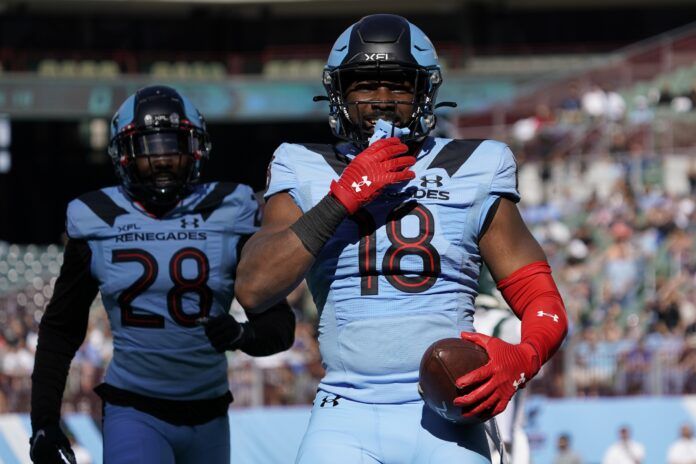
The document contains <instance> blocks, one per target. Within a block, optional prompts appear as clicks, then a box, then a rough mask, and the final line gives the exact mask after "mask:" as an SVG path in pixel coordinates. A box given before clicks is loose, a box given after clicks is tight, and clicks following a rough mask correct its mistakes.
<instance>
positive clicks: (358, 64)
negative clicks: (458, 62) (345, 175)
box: [315, 14, 453, 147]
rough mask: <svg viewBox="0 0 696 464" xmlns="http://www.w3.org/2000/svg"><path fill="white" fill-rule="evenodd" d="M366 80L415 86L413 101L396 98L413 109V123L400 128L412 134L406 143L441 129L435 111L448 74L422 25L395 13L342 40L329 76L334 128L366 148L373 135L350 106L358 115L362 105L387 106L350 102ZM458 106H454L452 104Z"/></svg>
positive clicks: (373, 18) (368, 20)
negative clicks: (352, 88) (349, 95)
mask: <svg viewBox="0 0 696 464" xmlns="http://www.w3.org/2000/svg"><path fill="white" fill-rule="evenodd" d="M363 76H370V78H373V77H374V76H377V78H378V79H379V80H387V81H399V82H403V81H406V80H407V81H409V82H410V83H411V84H412V85H413V88H414V96H413V98H412V100H410V101H400V100H395V101H392V102H388V103H392V104H394V105H396V104H399V105H404V104H410V105H412V112H411V115H410V119H409V120H407V121H403V122H400V127H404V128H407V129H409V131H410V133H409V135H408V136H406V137H404V138H403V140H406V141H407V140H419V139H422V138H423V137H425V136H426V135H428V133H429V132H430V131H431V130H432V129H433V128H434V127H435V114H434V109H435V107H436V105H435V98H436V95H437V90H438V88H439V87H440V85H441V84H442V74H441V71H440V65H439V62H438V58H437V53H436V51H435V47H434V46H433V44H432V42H431V41H430V39H428V37H427V36H426V35H425V34H424V33H423V31H421V30H420V29H419V28H418V27H416V26H415V25H413V24H411V23H410V22H408V21H407V20H406V19H405V18H402V17H401V16H397V15H393V14H375V15H370V16H365V17H364V18H362V19H361V20H360V21H358V22H357V23H355V24H353V25H352V26H350V27H349V28H348V29H346V30H345V31H344V32H343V33H342V34H341V35H340V37H339V38H338V40H336V43H335V44H334V46H333V48H332V50H331V54H330V55H329V59H328V61H327V63H326V66H325V68H324V73H323V84H324V88H325V89H326V93H327V97H323V96H321V97H316V98H315V100H316V101H320V100H328V102H329V125H330V126H331V129H332V130H333V132H334V135H336V136H337V137H339V138H341V139H344V140H348V141H351V142H353V143H355V144H357V145H358V146H361V147H365V146H366V145H367V143H368V138H369V137H370V134H369V133H366V130H365V129H364V125H363V121H362V117H361V116H358V119H359V120H357V121H354V120H353V119H354V118H351V116H350V112H349V106H350V105H357V110H358V111H355V112H354V114H358V115H360V114H361V112H360V105H363V104H368V105H369V104H380V103H381V104H384V103H385V102H382V101H359V102H353V103H348V102H346V99H345V97H346V94H345V92H346V89H347V88H348V86H349V85H350V84H351V83H352V82H357V81H360V80H362V78H363ZM445 105H449V106H452V105H453V104H450V103H446V104H445Z"/></svg>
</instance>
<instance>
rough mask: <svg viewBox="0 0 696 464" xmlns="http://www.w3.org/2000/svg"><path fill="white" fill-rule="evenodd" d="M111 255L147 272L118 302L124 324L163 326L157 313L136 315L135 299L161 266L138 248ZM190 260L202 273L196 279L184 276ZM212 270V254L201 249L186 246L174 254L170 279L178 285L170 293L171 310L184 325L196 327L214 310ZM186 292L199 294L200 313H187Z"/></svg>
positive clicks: (168, 302) (117, 260) (126, 290)
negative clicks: (212, 308) (207, 254)
mask: <svg viewBox="0 0 696 464" xmlns="http://www.w3.org/2000/svg"><path fill="white" fill-rule="evenodd" d="M111 256H112V262H114V263H128V262H136V263H138V264H140V265H141V266H143V274H142V275H141V276H140V277H139V278H138V280H136V281H135V282H133V284H132V285H131V286H129V287H128V288H126V289H125V290H123V291H122V292H121V295H120V296H119V297H118V304H119V307H120V308H121V325H123V326H131V327H148V328H153V329H161V328H163V327H164V317H162V316H159V315H157V314H135V312H133V306H132V303H133V300H135V299H136V298H137V297H138V296H139V295H140V294H142V293H144V292H145V291H147V289H148V288H150V286H151V285H152V284H153V283H154V282H155V279H157V272H158V266H157V260H156V259H155V257H154V256H152V255H151V254H150V253H148V252H147V251H145V250H142V249H138V248H130V249H122V250H113V252H112V255H111ZM187 259H190V260H192V261H193V262H194V263H196V266H197V268H198V272H197V274H196V276H195V277H193V278H186V277H184V275H183V263H184V261H185V260H187ZM209 273H210V264H209V263H208V257H207V256H206V255H205V253H203V252H202V251H201V250H199V249H197V248H193V247H188V248H182V249H181V250H179V251H177V252H176V253H174V255H173V256H172V259H171V260H170V261H169V278H170V279H171V280H172V283H173V284H174V286H173V287H172V288H171V289H170V290H169V292H167V310H168V311H169V314H170V315H171V316H172V318H173V319H174V320H175V321H176V322H177V323H178V324H180V325H183V326H184V327H193V326H195V325H196V320H197V319H199V318H201V317H206V316H207V315H208V314H209V313H210V308H211V306H212V304H213V290H212V289H211V288H210V287H208V284H207V282H208V275H209ZM185 293H195V294H196V295H198V302H199V304H198V306H199V309H198V312H196V313H185V312H184V310H183V296H184V294H185Z"/></svg>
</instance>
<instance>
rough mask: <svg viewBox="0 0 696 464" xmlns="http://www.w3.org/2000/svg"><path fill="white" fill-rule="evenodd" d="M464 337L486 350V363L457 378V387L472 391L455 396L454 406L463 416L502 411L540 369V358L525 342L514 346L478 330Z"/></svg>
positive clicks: (483, 414) (491, 413)
mask: <svg viewBox="0 0 696 464" xmlns="http://www.w3.org/2000/svg"><path fill="white" fill-rule="evenodd" d="M461 336H462V338H463V339H464V340H468V341H470V342H473V343H476V344H477V345H479V346H481V347H482V348H484V349H485V350H486V352H487V353H488V358H489V360H488V363H486V364H485V365H484V366H482V367H479V368H478V369H476V370H474V371H471V372H469V373H468V374H466V375H464V376H462V377H460V378H458V379H457V381H456V384H457V387H459V388H467V389H471V388H472V387H473V390H472V391H471V392H470V393H468V394H466V395H464V396H460V397H458V398H455V400H454V405H455V406H458V407H461V408H463V414H464V415H465V416H469V415H476V416H479V417H482V418H490V417H494V416H497V415H498V414H500V413H501V412H503V411H504V410H505V407H506V406H507V404H508V402H509V401H510V399H511V398H512V395H514V394H515V392H516V391H517V389H518V388H524V386H525V384H526V382H528V381H529V380H531V378H532V377H534V376H535V375H536V373H537V372H539V369H540V368H541V366H540V365H539V357H538V356H537V353H536V351H535V350H534V348H533V347H532V346H531V345H530V344H528V343H520V344H519V345H513V344H510V343H507V342H504V341H503V340H501V339H499V338H495V337H489V336H488V335H484V334H481V333H471V332H462V334H461Z"/></svg>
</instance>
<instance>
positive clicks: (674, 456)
mask: <svg viewBox="0 0 696 464" xmlns="http://www.w3.org/2000/svg"><path fill="white" fill-rule="evenodd" d="M667 464H696V439H695V438H694V431H693V429H692V427H691V425H690V424H684V425H682V426H681V428H680V429H679V438H678V439H677V440H676V441H675V442H674V443H672V445H671V446H670V447H669V450H668V451H667Z"/></svg>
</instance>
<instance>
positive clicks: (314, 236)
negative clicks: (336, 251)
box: [290, 195, 348, 257]
mask: <svg viewBox="0 0 696 464" xmlns="http://www.w3.org/2000/svg"><path fill="white" fill-rule="evenodd" d="M347 216H348V211H347V210H346V208H345V207H344V206H343V205H342V204H341V203H339V202H338V200H336V199H335V198H334V197H332V196H331V195H326V196H325V197H324V198H323V199H322V200H321V201H320V202H319V203H317V204H316V206H314V208H312V209H310V210H309V211H307V212H306V213H305V214H303V215H302V217H300V218H299V219H298V220H297V221H296V222H295V223H294V224H293V225H291V226H290V230H292V231H293V232H294V233H295V235H297V237H298V238H299V239H300V241H301V242H302V244H303V245H304V247H305V248H306V249H307V251H309V252H310V253H311V254H312V256H315V257H316V256H317V255H318V254H319V252H320V251H321V249H322V248H323V247H324V244H325V243H326V242H327V241H328V240H329V239H330V238H331V237H332V236H333V234H334V232H336V229H337V228H338V226H339V225H340V224H341V222H343V220H344V219H345V218H346V217H347Z"/></svg>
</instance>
